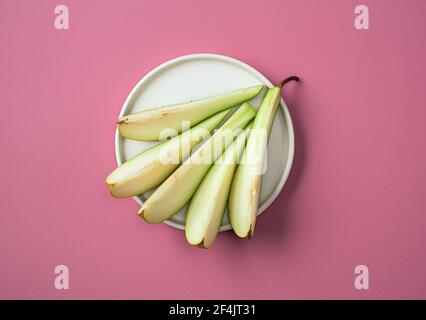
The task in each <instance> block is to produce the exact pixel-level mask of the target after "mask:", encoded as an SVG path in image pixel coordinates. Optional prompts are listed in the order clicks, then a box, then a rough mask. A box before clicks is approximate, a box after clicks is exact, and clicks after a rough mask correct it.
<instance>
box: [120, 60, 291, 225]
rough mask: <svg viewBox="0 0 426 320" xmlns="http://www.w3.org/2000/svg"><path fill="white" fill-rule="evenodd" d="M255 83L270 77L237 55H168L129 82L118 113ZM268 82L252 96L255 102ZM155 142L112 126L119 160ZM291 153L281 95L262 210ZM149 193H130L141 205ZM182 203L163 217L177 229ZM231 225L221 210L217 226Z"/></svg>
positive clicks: (285, 170) (279, 186)
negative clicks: (127, 135)
mask: <svg viewBox="0 0 426 320" xmlns="http://www.w3.org/2000/svg"><path fill="white" fill-rule="evenodd" d="M256 84H265V85H266V86H268V87H272V84H271V82H270V81H269V80H268V79H267V78H266V77H265V76H263V75H262V74H261V73H260V72H259V71H257V70H255V69H254V68H253V67H251V66H249V65H247V64H245V63H244V62H241V61H239V60H236V59H233V58H229V57H226V56H222V55H217V54H191V55H187V56H182V57H179V58H175V59H172V60H169V61H167V62H165V63H163V64H162V65H160V66H158V67H157V68H155V69H154V70H152V71H151V72H149V73H148V74H147V75H145V76H144V77H143V78H142V80H140V81H139V82H138V84H137V85H136V86H135V87H134V88H133V90H132V91H131V92H130V94H129V96H128V97H127V99H126V101H125V102H124V105H123V107H122V109H121V112H120V115H119V117H123V116H125V115H128V114H130V113H134V112H138V111H142V110H144V109H146V108H147V106H162V105H168V104H175V103H179V102H186V101H188V100H195V99H199V98H204V97H208V96H213V95H216V94H219V93H223V92H227V91H232V90H236V89H240V88H243V87H248V86H252V85H256ZM265 92H266V88H265V89H264V90H263V91H262V92H261V93H260V94H259V95H258V96H257V97H255V98H253V99H252V100H250V103H252V104H253V106H254V107H256V108H258V107H259V105H260V103H261V99H262V97H263V96H264V94H265ZM153 144H155V142H147V141H132V140H128V139H124V138H123V137H121V136H120V135H119V134H118V130H117V132H116V137H115V150H116V157H117V163H118V165H120V164H122V163H123V162H125V161H126V160H127V159H129V158H131V157H133V156H134V155H136V154H137V153H139V152H141V151H142V150H144V149H146V148H148V147H150V146H152V145H153ZM293 155H294V132H293V124H292V122H291V117H290V114H289V111H288V109H287V107H286V105H285V103H284V101H283V100H281V108H280V109H278V112H277V115H276V118H275V121H274V125H273V128H272V133H271V136H270V140H269V145H268V155H267V156H268V157H267V160H268V162H267V171H266V173H265V174H264V176H263V179H262V189H261V196H260V209H259V211H258V214H261V213H262V212H263V211H264V210H266V208H268V206H269V205H270V204H271V203H272V202H273V201H274V200H275V198H276V197H277V196H278V194H279V193H280V191H281V189H282V188H283V186H284V183H285V181H286V180H287V177H288V174H289V173H290V168H291V165H292V162H293ZM151 193H152V191H149V192H147V193H145V194H143V195H140V196H138V197H134V199H135V200H136V202H137V203H138V204H140V205H142V203H143V202H144V201H145V200H146V199H147V197H148V196H149V195H150V194H151ZM185 213H186V206H185V207H184V208H183V209H182V210H181V211H179V212H178V213H177V214H176V215H174V216H173V217H172V218H170V219H169V220H167V221H166V223H167V224H169V225H171V226H173V227H176V228H178V229H182V230H183V229H185ZM229 229H231V226H230V224H229V222H228V215H227V214H225V216H224V219H223V221H222V225H221V228H220V231H225V230H229Z"/></svg>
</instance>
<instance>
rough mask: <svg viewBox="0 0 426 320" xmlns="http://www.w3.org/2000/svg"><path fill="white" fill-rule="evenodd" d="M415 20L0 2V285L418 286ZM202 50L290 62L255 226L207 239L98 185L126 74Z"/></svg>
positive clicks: (126, 290)
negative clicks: (276, 163)
mask: <svg viewBox="0 0 426 320" xmlns="http://www.w3.org/2000/svg"><path fill="white" fill-rule="evenodd" d="M62 3H64V4H66V5H68V7H69V9H70V25H71V29H70V30H65V31H64V30H63V31H58V30H56V29H55V28H54V18H55V14H54V8H55V6H56V5H58V4H62ZM361 3H363V4H366V5H368V7H369V9H370V30H368V31H358V30H356V29H355V28H354V26H353V21H354V17H355V14H354V8H355V6H356V5H357V4H361ZM425 18H426V1H424V0H410V1H402V0H399V1H391V2H389V1H386V0H380V1H379V0H374V1H373V0H363V1H349V0H346V1H341V0H333V1H332V0H328V1H317V0H311V1H284V0H276V1H270V0H268V1H262V2H259V1H247V0H232V1H229V0H219V1H199V0H182V1H149V2H148V1H139V0H138V1H101V0H97V1H93V0H92V1H76V0H74V1H71V0H67V1H29V0H28V1H17V0H7V1H5V0H1V1H0V45H1V50H0V91H1V96H0V99H1V100H0V101H1V111H2V124H1V126H0V146H1V149H0V150H1V160H0V161H1V166H0V176H1V184H0V298H61V299H62V298H64V299H68V298H142V299H146V298H182V299H186V298H193V299H194V298H195V299H197V298H224V299H228V298H241V299H245V298H253V299H264V298H279V299H281V298H283V299H287V298H321V299H323V298H344V299H346V298H350V299H352V298H367V299H370V298H374V299H375V298H426V271H425V270H426V250H425V245H426V194H425V189H426V170H425V164H426V149H425V137H426V125H425V121H426V105H425V101H426V90H425V87H426V81H425V79H426V77H425V74H424V72H425V70H426V61H425V57H426V43H425V41H424V39H425V36H426V33H425V30H426V19H425ZM200 52H201V53H204V52H212V53H220V54H225V55H229V56H231V57H235V58H238V59H241V60H243V61H245V62H247V63H249V64H251V65H253V66H254V67H255V68H257V69H258V70H260V71H261V72H263V73H264V74H265V75H266V76H267V77H269V78H270V79H271V80H272V81H274V82H278V81H279V80H281V79H282V78H283V77H284V76H287V75H290V74H297V75H299V76H301V77H302V78H303V83H302V84H301V85H300V86H296V85H294V84H292V85H289V86H288V88H286V89H284V90H283V95H284V96H285V98H286V101H287V104H288V106H289V109H290V110H291V114H292V117H293V121H294V126H295V133H296V155H295V161H294V166H293V169H292V172H291V174H290V177H289V180H288V182H287V184H286V186H285V188H284V190H283V192H282V193H281V194H280V196H279V197H278V199H277V201H275V202H274V204H273V205H272V206H271V207H270V209H268V210H267V212H266V213H265V214H264V215H262V216H261V217H260V218H259V220H258V223H257V229H256V233H255V237H254V239H252V240H250V241H248V240H246V241H242V240H241V241H239V240H238V239H237V238H236V237H235V236H234V235H233V234H232V233H231V232H227V233H224V234H221V235H220V236H219V238H218V240H217V242H216V244H215V245H214V247H213V248H212V249H211V250H208V251H207V250H201V249H198V248H195V247H190V246H189V245H187V244H186V241H185V238H184V234H183V233H182V231H178V230H175V229H173V228H171V227H168V226H167V225H158V226H151V225H148V224H146V223H144V221H142V220H141V219H140V218H138V217H137V216H136V211H137V209H138V206H137V204H136V203H135V202H134V201H133V200H132V199H125V200H116V199H113V198H112V197H111V196H110V195H109V192H108V190H107V188H106V186H105V183H104V179H105V176H106V175H107V174H108V173H109V171H110V170H112V169H113V168H114V166H115V155H114V133H115V126H114V123H115V121H116V118H117V115H118V113H119V111H120V108H121V105H122V103H123V101H124V99H125V98H126V96H127V94H128V93H129V91H130V90H131V88H132V87H133V86H134V85H135V83H136V82H137V81H138V80H139V79H140V78H141V77H142V76H143V75H144V74H145V73H147V72H148V71H150V70H151V69H152V68H154V67H156V66H157V65H159V64H161V63H163V62H164V61H166V60H168V59H170V58H173V57H177V56H181V55H185V54H189V53H200ZM59 264H65V265H67V266H68V267H69V269H70V290H68V291H66V290H61V291H60V290H56V289H55V287H54V285H53V281H54V278H55V276H56V275H55V274H54V267H55V266H56V265H59ZM359 264H365V265H367V266H368V267H369V269H370V290H368V291H367V290H364V291H358V290H355V288H354V285H353V281H354V277H355V275H354V268H355V266H356V265H359Z"/></svg>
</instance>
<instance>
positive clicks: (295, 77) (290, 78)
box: [277, 76, 300, 88]
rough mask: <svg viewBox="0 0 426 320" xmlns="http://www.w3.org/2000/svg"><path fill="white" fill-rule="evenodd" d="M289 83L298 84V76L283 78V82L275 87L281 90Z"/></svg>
mask: <svg viewBox="0 0 426 320" xmlns="http://www.w3.org/2000/svg"><path fill="white" fill-rule="evenodd" d="M290 81H297V82H299V81H300V78H299V77H298V76H291V77H288V78H285V79H284V80H283V81H281V82H280V83H279V84H278V85H277V87H279V88H282V87H283V86H284V85H285V84H286V83H288V82H290Z"/></svg>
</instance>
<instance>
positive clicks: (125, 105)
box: [115, 53, 295, 232]
mask: <svg viewBox="0 0 426 320" xmlns="http://www.w3.org/2000/svg"><path fill="white" fill-rule="evenodd" d="M196 59H216V60H221V61H225V62H228V63H232V64H236V65H237V66H239V67H241V68H243V69H246V70H248V71H250V72H252V73H254V74H256V76H258V77H259V78H260V79H261V80H262V81H263V82H264V83H265V84H266V85H267V86H268V87H272V86H273V84H272V82H271V81H269V79H268V78H266V77H265V76H264V75H263V74H262V73H261V72H259V71H258V70H256V69H255V68H254V67H252V66H250V65H249V64H247V63H245V62H243V61H241V60H239V59H236V58H232V57H229V56H225V55H222V54H217V53H193V54H187V55H183V56H179V57H175V58H172V59H170V60H167V61H165V62H163V63H162V64H160V65H158V66H157V67H155V68H154V69H152V70H151V71H149V72H148V73H146V74H145V75H144V76H142V78H141V79H140V80H139V81H138V82H137V83H136V85H135V86H134V87H133V88H132V90H131V91H130V93H129V94H128V95H127V98H126V99H125V101H124V103H123V105H122V107H121V110H120V113H119V116H118V117H119V118H121V117H123V116H124V113H125V111H126V110H127V108H128V106H129V103H130V101H131V100H132V98H133V97H134V95H135V94H136V93H137V92H138V91H139V89H140V87H141V86H143V85H144V83H145V82H147V81H148V80H149V79H150V78H152V77H153V76H154V75H155V74H157V73H158V72H161V71H162V70H164V69H166V68H168V67H169V66H171V65H173V64H178V63H181V62H184V61H189V60H196ZM280 105H281V110H282V111H283V113H284V116H285V119H286V120H287V125H288V131H289V137H288V139H289V145H288V157H289V159H288V162H287V164H286V166H285V168H284V172H283V174H282V176H281V179H280V182H279V184H278V185H277V187H276V188H275V190H274V192H273V193H272V195H271V196H270V197H269V198H268V199H267V200H266V201H265V203H264V204H263V205H262V206H261V207H260V208H259V210H258V211H257V216H259V215H260V214H262V213H263V212H264V211H265V210H266V209H267V208H268V207H269V206H270V205H271V204H272V203H273V202H274V201H275V199H276V198H277V197H278V195H279V194H280V193H281V191H282V189H283V188H284V185H285V183H286V181H287V179H288V176H289V175H290V171H291V168H292V167H293V160H294V149H295V137H294V128H293V121H292V119H291V115H290V111H289V110H288V108H287V105H286V103H285V101H284V99H283V98H282V97H281V99H280ZM115 158H116V162H117V165H118V166H120V165H121V164H122V163H123V162H124V161H122V159H121V156H120V134H119V132H118V128H116V131H115ZM132 198H133V199H134V200H135V201H136V203H137V204H139V205H141V206H142V204H143V201H142V200H141V199H140V198H139V197H137V196H134V197H132ZM164 223H165V224H167V225H169V226H171V227H174V228H176V229H179V230H185V225H181V224H179V223H176V222H173V221H171V220H169V219H168V220H166V221H164ZM231 229H232V227H231V225H230V224H228V225H223V226H222V225H221V226H220V229H219V232H222V231H228V230H231Z"/></svg>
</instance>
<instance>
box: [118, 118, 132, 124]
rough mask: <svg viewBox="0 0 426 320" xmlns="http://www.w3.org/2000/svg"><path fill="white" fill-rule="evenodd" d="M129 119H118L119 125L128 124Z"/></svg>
mask: <svg viewBox="0 0 426 320" xmlns="http://www.w3.org/2000/svg"><path fill="white" fill-rule="evenodd" d="M127 120H129V119H128V118H121V119H119V120H118V121H117V125H121V124H126V123H127Z"/></svg>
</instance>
